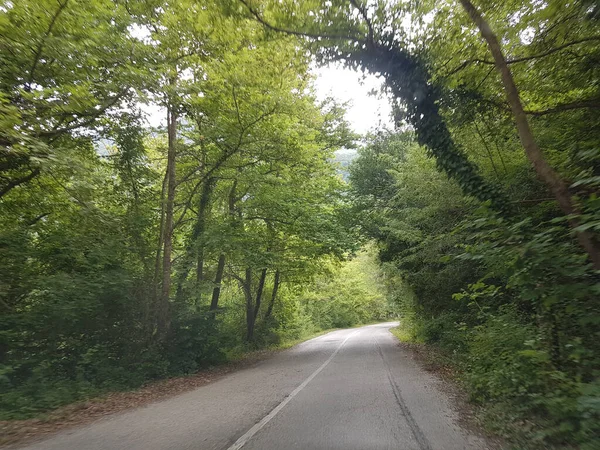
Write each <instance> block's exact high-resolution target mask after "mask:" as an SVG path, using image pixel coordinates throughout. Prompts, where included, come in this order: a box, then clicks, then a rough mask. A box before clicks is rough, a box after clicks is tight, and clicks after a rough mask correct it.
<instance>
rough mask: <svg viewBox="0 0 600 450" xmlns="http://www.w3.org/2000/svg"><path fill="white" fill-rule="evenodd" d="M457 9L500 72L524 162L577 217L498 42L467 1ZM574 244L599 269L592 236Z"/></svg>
mask: <svg viewBox="0 0 600 450" xmlns="http://www.w3.org/2000/svg"><path fill="white" fill-rule="evenodd" d="M460 3H461V5H462V6H463V8H464V9H465V11H466V12H467V13H468V14H469V17H470V18H471V20H472V21H473V22H474V23H475V24H476V25H477V27H478V28H479V31H480V32H481V36H482V37H483V38H484V39H485V41H486V42H487V44H488V46H489V48H490V52H491V53H492V56H493V57H494V62H495V65H496V69H497V70H498V72H500V75H501V78H502V83H503V85H504V90H505V91H506V97H507V99H508V103H509V105H510V108H511V111H512V114H513V116H514V118H515V122H516V125H517V131H518V134H519V139H520V140H521V144H522V145H523V148H524V149H525V154H526V155H527V158H528V159H529V161H530V162H531V164H532V165H533V168H534V169H535V171H536V173H537V175H538V176H539V178H540V179H541V180H542V181H544V183H546V185H547V186H548V187H549V188H550V190H551V192H552V193H553V194H554V197H555V198H556V201H557V202H558V205H559V206H560V208H561V210H562V211H563V213H564V214H565V215H573V214H579V213H580V212H581V211H580V210H579V208H578V206H577V205H576V204H575V203H574V202H573V198H572V196H571V193H570V192H569V189H568V186H567V184H566V183H565V182H564V180H562V178H561V177H560V175H559V174H558V173H557V172H556V171H555V170H554V169H553V168H552V167H551V166H550V165H549V164H548V162H547V161H546V159H545V157H544V154H543V153H542V151H541V149H540V148H539V146H538V144H537V142H536V140H535V138H534V136H533V133H532V131H531V128H530V126H529V121H528V119H527V115H526V114H525V111H524V110H523V104H522V103H521V98H520V96H519V91H518V90H517V86H516V84H515V81H514V79H513V76H512V73H511V71H510V68H509V66H508V64H507V62H506V58H505V57H504V54H503V52H502V48H501V46H500V43H499V41H498V38H497V37H496V35H495V34H494V32H493V31H492V29H491V28H490V26H489V24H488V23H487V22H486V20H485V19H484V18H483V16H482V15H481V13H480V12H479V10H478V9H477V8H476V7H475V6H474V5H473V4H472V3H471V2H470V1H469V0H460ZM570 224H571V226H572V227H573V228H575V227H577V226H578V225H579V221H578V220H571V221H570ZM577 240H578V242H579V245H580V246H581V247H582V248H583V249H584V250H585V252H586V253H587V254H588V256H589V258H590V260H591V261H592V263H593V264H594V267H595V268H596V269H600V246H599V245H598V243H597V242H596V241H595V240H594V236H593V235H592V234H591V233H589V232H578V233H577Z"/></svg>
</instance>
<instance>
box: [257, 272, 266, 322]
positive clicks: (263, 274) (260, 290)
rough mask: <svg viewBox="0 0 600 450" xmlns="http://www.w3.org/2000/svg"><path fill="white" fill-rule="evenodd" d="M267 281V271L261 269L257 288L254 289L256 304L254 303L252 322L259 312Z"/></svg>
mask: <svg viewBox="0 0 600 450" xmlns="http://www.w3.org/2000/svg"><path fill="white" fill-rule="evenodd" d="M266 280H267V269H263V270H262V272H261V274H260V279H259V280H258V288H257V289H256V302H255V303H254V321H255V322H256V318H257V317H258V311H259V310H260V304H261V302H262V296H263V292H264V290H265V281H266Z"/></svg>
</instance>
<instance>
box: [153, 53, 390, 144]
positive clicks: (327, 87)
mask: <svg viewBox="0 0 600 450" xmlns="http://www.w3.org/2000/svg"><path fill="white" fill-rule="evenodd" d="M312 71H313V73H315V75H316V79H315V90H316V95H317V98H318V99H319V100H324V99H325V98H326V97H333V98H335V99H336V100H337V101H338V102H341V103H347V106H346V108H347V112H346V119H347V120H348V122H350V126H351V127H352V129H353V130H354V131H355V132H356V133H360V134H364V133H366V132H368V131H369V130H372V129H373V128H375V127H377V126H380V125H383V126H385V125H387V126H392V120H391V118H390V115H391V107H390V105H389V103H388V101H387V100H386V99H385V98H381V97H380V96H379V95H372V94H371V91H373V90H375V91H377V90H378V89H379V88H380V87H381V80H380V79H378V78H377V77H375V76H374V75H367V76H363V75H362V74H360V73H358V72H356V71H353V70H350V69H345V68H343V67H341V66H339V65H329V66H325V67H314V68H313V69H312ZM142 109H143V110H144V112H145V113H146V117H147V120H148V122H149V124H150V125H151V126H153V127H158V126H164V125H165V123H166V120H165V113H164V111H162V110H161V108H159V107H158V106H152V105H144V106H142Z"/></svg>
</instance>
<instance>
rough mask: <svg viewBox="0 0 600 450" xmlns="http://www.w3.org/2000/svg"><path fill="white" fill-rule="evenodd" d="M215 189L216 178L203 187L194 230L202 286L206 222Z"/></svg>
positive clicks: (197, 273)
mask: <svg viewBox="0 0 600 450" xmlns="http://www.w3.org/2000/svg"><path fill="white" fill-rule="evenodd" d="M213 188H214V178H208V179H207V180H206V181H204V185H203V186H202V193H201V194H200V204H199V205H198V217H197V221H196V227H195V229H194V234H193V239H194V244H195V245H196V247H197V255H196V258H197V263H196V281H197V282H198V284H200V283H201V282H202V281H203V279H204V241H203V238H204V236H203V235H204V232H205V231H206V222H207V216H208V211H209V206H210V196H211V194H212V190H213Z"/></svg>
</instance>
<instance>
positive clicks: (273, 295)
mask: <svg viewBox="0 0 600 450" xmlns="http://www.w3.org/2000/svg"><path fill="white" fill-rule="evenodd" d="M279 278H280V274H279V269H277V270H276V271H275V279H274V280H273V292H272V293H271V301H270V302H269V307H268V308H267V313H266V314H265V319H268V318H269V317H271V314H272V313H273V307H274V306H275V300H276V299H277V291H278V290H279V282H280V280H279Z"/></svg>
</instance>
